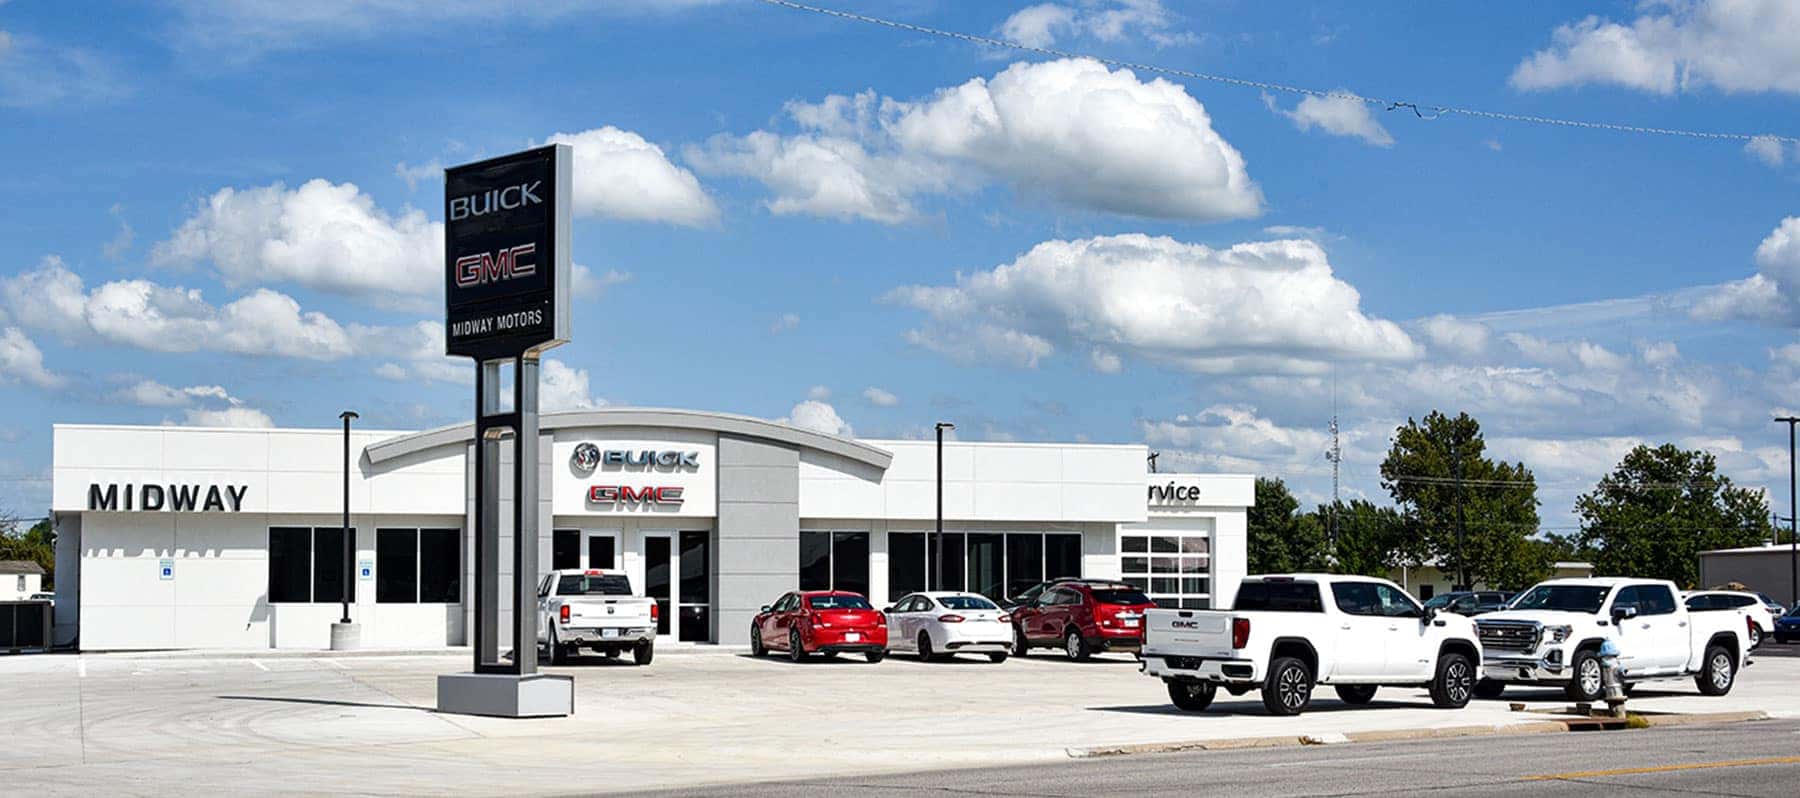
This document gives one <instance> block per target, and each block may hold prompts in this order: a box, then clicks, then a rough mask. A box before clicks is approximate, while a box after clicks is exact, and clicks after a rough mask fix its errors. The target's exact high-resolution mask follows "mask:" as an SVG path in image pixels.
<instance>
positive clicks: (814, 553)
mask: <svg viewBox="0 0 1800 798" xmlns="http://www.w3.org/2000/svg"><path fill="white" fill-rule="evenodd" d="M800 589H801V590H830V589H831V533H830V532H801V533H800Z"/></svg>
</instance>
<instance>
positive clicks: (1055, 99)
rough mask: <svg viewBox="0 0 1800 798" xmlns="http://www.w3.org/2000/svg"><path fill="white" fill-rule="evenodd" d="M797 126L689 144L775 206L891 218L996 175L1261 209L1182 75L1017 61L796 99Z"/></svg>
mask: <svg viewBox="0 0 1800 798" xmlns="http://www.w3.org/2000/svg"><path fill="white" fill-rule="evenodd" d="M786 111H787V115H788V116H789V117H790V118H791V119H792V120H793V121H794V122H795V123H796V124H797V125H799V127H800V128H801V132H800V133H799V134H797V135H791V136H783V135H780V134H777V133H774V132H770V131H757V132H754V133H751V134H749V135H747V136H741V137H738V136H729V135H720V136H714V137H713V138H712V139H710V140H709V141H708V142H707V143H706V145H705V146H704V147H689V148H688V149H687V151H686V153H687V156H688V160H689V161H691V162H693V163H694V164H695V166H696V167H697V168H700V169H701V170H702V171H709V172H713V173H718V174H733V175H741V176H747V177H752V178H755V179H757V180H759V181H761V182H762V183H763V184H764V185H765V186H766V187H767V188H768V189H769V190H770V191H771V192H772V194H773V196H772V198H771V199H770V200H768V203H767V204H768V207H769V209H770V210H771V212H774V213H807V214H813V215H819V216H827V217H833V218H840V219H852V218H860V219H866V220H871V221H876V222H882V223H888V224H894V223H899V222H905V221H911V220H914V219H917V218H919V217H920V216H922V215H923V213H922V212H921V211H920V210H919V208H918V206H917V201H918V200H919V199H920V198H921V197H923V196H925V195H943V194H952V193H959V192H964V191H968V190H972V189H973V188H977V187H979V185H980V183H981V180H980V179H981V178H985V179H986V180H988V181H996V182H999V183H1002V184H1005V185H1007V186H1010V187H1011V188H1012V190H1013V191H1014V192H1015V193H1017V194H1019V195H1021V196H1025V197H1032V198H1041V199H1047V200H1050V201H1054V202H1056V203H1059V204H1062V205H1066V206H1070V207H1076V208H1083V209H1089V210H1096V211H1104V212H1110V213H1119V214H1127V215H1133V216H1144V217H1151V218H1167V219H1183V220H1188V221H1219V220H1226V219H1242V218H1248V217H1252V216H1256V215H1258V214H1259V213H1261V212H1262V205H1263V200H1262V191H1261V189H1259V188H1258V187H1257V185H1256V184H1255V183H1254V182H1253V181H1252V180H1251V179H1250V176H1249V173H1248V170H1247V168H1246V166H1245V163H1244V158H1243V156H1242V155H1241V154H1240V153H1239V152H1238V151H1237V149H1235V148H1234V147H1232V146H1231V145H1230V144H1229V143H1227V142H1226V141H1225V139H1224V138H1223V137H1221V136H1220V135H1219V134H1218V133H1217V132H1216V131H1215V130H1213V127H1212V119H1211V117H1209V116H1208V115H1207V113H1206V109H1205V108H1204V107H1202V106H1201V104H1200V103H1199V102H1198V101H1197V100H1195V99H1194V98H1193V97H1192V96H1190V95H1189V94H1188V93H1187V91H1186V90H1185V89H1183V88H1182V87H1181V86H1179V85H1177V84H1174V83H1170V82H1168V81H1165V80H1162V79H1160V78H1158V79H1154V80H1151V81H1149V82H1143V81H1140V80H1138V78H1137V76H1136V75H1134V74H1132V73H1131V72H1130V71H1129V70H1123V69H1120V70H1111V69H1108V68H1107V67H1106V66H1104V65H1102V64H1100V63H1098V62H1096V61H1091V60H1085V59H1069V60H1061V61H1051V62H1046V63H1017V64H1013V65H1012V66H1010V67H1007V68H1006V69H1005V70H1004V71H1002V72H1000V73H999V74H997V75H995V76H994V77H993V78H992V79H983V78H974V79H972V80H970V81H968V82H966V83H963V84H962V85H959V86H953V87H950V88H946V89H941V90H939V91H938V92H937V93H936V94H935V95H933V96H932V97H930V98H928V99H924V100H920V101H916V102H902V101H898V100H894V99H891V98H880V99H877V98H876V96H875V94H874V92H872V91H869V92H864V93H862V94H859V95H856V96H855V97H846V96H842V95H833V96H830V97H827V98H826V99H825V100H824V101H822V102H820V103H816V104H808V103H789V104H788V106H787V108H786Z"/></svg>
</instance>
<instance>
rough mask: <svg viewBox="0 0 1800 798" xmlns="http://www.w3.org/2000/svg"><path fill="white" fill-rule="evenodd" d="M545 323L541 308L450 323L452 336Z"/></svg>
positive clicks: (483, 333)
mask: <svg viewBox="0 0 1800 798" xmlns="http://www.w3.org/2000/svg"><path fill="white" fill-rule="evenodd" d="M543 323H544V311H543V310H542V309H540V308H533V309H531V310H520V311H514V312H512V313H502V314H499V315H497V316H483V317H481V318H479V319H464V320H462V321H458V322H454V323H452V324H451V325H450V337H452V338H462V337H464V336H468V335H486V334H488V333H491V332H493V331H495V330H502V331H505V330H519V329H526V328H530V327H537V326H541V325H542V324H543Z"/></svg>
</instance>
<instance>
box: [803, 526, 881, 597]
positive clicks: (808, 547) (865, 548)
mask: <svg viewBox="0 0 1800 798" xmlns="http://www.w3.org/2000/svg"><path fill="white" fill-rule="evenodd" d="M800 589H801V590H844V591H849V592H851V593H861V594H863V595H865V596H866V595H868V594H869V533H867V532H822V531H820V532H814V531H805V532H801V533H800Z"/></svg>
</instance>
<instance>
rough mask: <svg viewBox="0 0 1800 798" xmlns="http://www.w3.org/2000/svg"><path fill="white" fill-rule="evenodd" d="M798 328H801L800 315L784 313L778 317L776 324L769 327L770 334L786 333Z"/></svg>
mask: <svg viewBox="0 0 1800 798" xmlns="http://www.w3.org/2000/svg"><path fill="white" fill-rule="evenodd" d="M798 326H800V314H798V313H783V314H781V315H780V316H778V317H776V319H775V322H774V323H773V324H770V325H769V332H771V333H784V332H787V331H788V330H792V329H794V328H795V327H798Z"/></svg>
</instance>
